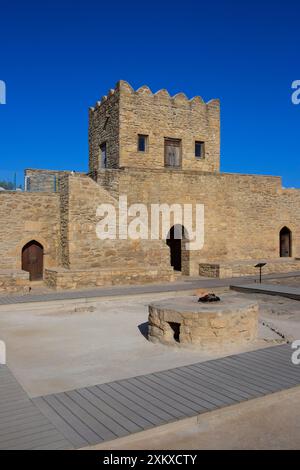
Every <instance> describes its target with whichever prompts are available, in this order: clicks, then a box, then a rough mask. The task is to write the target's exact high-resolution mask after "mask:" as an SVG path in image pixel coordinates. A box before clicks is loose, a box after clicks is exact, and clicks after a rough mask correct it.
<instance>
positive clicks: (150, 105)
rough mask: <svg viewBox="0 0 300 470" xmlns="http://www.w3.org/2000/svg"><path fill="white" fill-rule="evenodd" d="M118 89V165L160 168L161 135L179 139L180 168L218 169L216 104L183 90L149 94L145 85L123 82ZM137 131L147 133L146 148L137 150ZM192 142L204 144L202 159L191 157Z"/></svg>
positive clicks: (162, 146) (218, 133)
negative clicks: (139, 86) (136, 87)
mask: <svg viewBox="0 0 300 470" xmlns="http://www.w3.org/2000/svg"><path fill="white" fill-rule="evenodd" d="M119 90H120V163H119V165H120V167H123V166H124V167H140V168H163V167H164V138H165V137H168V138H175V139H180V140H181V153H182V168H183V169H188V168H189V169H195V170H198V171H199V170H201V171H219V166H220V103H219V101H218V100H212V101H210V102H209V103H204V101H203V100H202V98H200V97H199V96H196V97H195V98H193V99H191V100H189V99H188V98H187V97H186V96H185V94H184V93H178V94H177V95H175V96H173V97H171V96H170V95H169V93H168V92H167V91H166V90H160V91H158V92H157V93H154V94H153V93H152V92H151V90H150V89H149V88H148V87H147V86H143V87H141V88H139V89H138V90H137V91H134V90H133V89H132V88H131V86H130V85H129V84H128V83H126V82H120V83H119ZM138 134H145V135H148V136H149V137H148V149H147V151H146V152H138V149H137V139H138ZM195 141H202V142H204V143H205V156H204V158H200V159H197V158H196V157H195Z"/></svg>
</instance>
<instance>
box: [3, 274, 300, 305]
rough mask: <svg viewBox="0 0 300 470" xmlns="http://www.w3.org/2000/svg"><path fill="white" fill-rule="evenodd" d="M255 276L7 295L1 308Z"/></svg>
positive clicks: (223, 284) (234, 281) (222, 282)
mask: <svg viewBox="0 0 300 470" xmlns="http://www.w3.org/2000/svg"><path fill="white" fill-rule="evenodd" d="M296 276H300V271H294V272H291V273H284V274H269V275H265V276H263V279H281V278H288V277H296ZM256 280H257V276H247V277H240V278H228V279H209V278H201V277H185V278H182V279H180V280H178V281H175V282H169V283H157V284H143V285H129V286H111V287H99V288H97V289H96V288H95V289H85V290H74V291H72V290H69V291H61V292H59V291H55V292H50V293H43V294H24V295H9V296H0V306H1V305H10V304H22V303H38V302H56V301H65V300H79V299H83V300H93V299H98V298H103V297H119V296H126V295H139V294H148V293H160V292H162V293H163V292H178V291H189V290H195V289H198V288H211V289H213V288H217V287H229V286H230V285H231V284H232V285H233V284H234V285H240V284H245V283H246V284H247V283H249V282H253V283H254V282H255V281H256Z"/></svg>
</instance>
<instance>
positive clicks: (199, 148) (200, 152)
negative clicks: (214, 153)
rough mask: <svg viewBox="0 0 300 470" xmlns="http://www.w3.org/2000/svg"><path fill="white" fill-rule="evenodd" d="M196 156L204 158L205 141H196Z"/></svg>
mask: <svg viewBox="0 0 300 470" xmlns="http://www.w3.org/2000/svg"><path fill="white" fill-rule="evenodd" d="M195 157H196V158H204V142H201V141H200V140H196V142H195Z"/></svg>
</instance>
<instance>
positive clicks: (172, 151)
mask: <svg viewBox="0 0 300 470" xmlns="http://www.w3.org/2000/svg"><path fill="white" fill-rule="evenodd" d="M165 166H166V167H169V168H170V167H173V168H180V167H181V140H180V139H172V138H169V137H165Z"/></svg>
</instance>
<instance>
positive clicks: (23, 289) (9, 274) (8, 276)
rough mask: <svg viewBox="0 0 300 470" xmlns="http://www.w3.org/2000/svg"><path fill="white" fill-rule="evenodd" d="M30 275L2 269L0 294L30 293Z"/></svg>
mask: <svg viewBox="0 0 300 470" xmlns="http://www.w3.org/2000/svg"><path fill="white" fill-rule="evenodd" d="M29 284H30V283H29V273H27V272H25V271H22V270H14V271H13V270H9V269H0V294H3V293H22V294H25V293H27V292H29Z"/></svg>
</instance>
